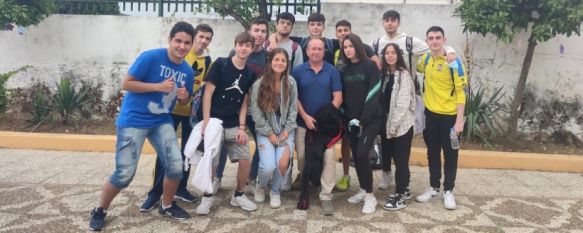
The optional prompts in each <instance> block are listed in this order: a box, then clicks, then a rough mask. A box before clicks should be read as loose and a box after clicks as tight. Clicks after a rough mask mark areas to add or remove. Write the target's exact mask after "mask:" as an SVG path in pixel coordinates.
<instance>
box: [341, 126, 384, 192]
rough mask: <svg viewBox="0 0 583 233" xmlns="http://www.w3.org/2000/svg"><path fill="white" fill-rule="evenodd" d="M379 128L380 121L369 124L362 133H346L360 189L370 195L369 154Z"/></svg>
mask: <svg viewBox="0 0 583 233" xmlns="http://www.w3.org/2000/svg"><path fill="white" fill-rule="evenodd" d="M380 126H381V122H380V119H379V120H377V121H372V122H370V123H369V124H368V125H367V126H366V127H364V128H362V132H359V130H356V129H358V128H355V127H353V130H350V131H348V132H347V136H348V142H349V143H350V149H351V150H352V158H353V159H354V164H355V168H356V175H357V176H358V182H359V183H360V188H361V189H364V190H365V191H366V192H367V193H372V169H371V167H370V160H369V157H368V155H369V152H370V149H371V148H372V146H373V143H374V142H375V140H376V137H377V135H378V132H379V127H380Z"/></svg>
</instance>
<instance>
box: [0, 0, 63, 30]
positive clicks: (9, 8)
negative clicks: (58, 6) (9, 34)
mask: <svg viewBox="0 0 583 233" xmlns="http://www.w3.org/2000/svg"><path fill="white" fill-rule="evenodd" d="M54 9H55V4H54V1H53V0H34V1H33V0H0V26H2V27H4V26H5V25H8V24H12V23H14V24H16V25H20V26H24V27H27V26H30V25H37V24H38V23H40V22H41V21H42V20H43V19H44V18H46V17H47V16H49V15H50V14H51V13H53V11H54Z"/></svg>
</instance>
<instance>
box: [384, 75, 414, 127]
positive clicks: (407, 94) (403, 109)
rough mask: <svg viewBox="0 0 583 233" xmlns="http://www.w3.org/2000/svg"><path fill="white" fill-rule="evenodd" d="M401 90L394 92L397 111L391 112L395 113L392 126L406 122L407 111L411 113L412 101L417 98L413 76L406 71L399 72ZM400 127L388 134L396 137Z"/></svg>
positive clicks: (392, 110)
mask: <svg viewBox="0 0 583 233" xmlns="http://www.w3.org/2000/svg"><path fill="white" fill-rule="evenodd" d="M398 79H399V82H400V83H399V84H400V85H399V89H398V90H394V89H393V91H396V93H395V95H394V96H395V98H396V100H395V109H391V110H390V111H391V112H393V114H392V117H391V119H390V120H391V126H397V125H399V124H401V122H403V121H404V119H403V118H405V115H406V113H407V111H409V108H410V107H411V106H409V105H410V104H411V99H412V98H415V96H414V93H415V92H414V91H413V90H412V89H414V88H415V87H414V85H413V79H412V78H411V74H409V72H407V71H406V70H402V71H399V77H398ZM397 128H398V127H391V129H390V130H391V132H388V133H389V134H391V135H395V134H396V131H397Z"/></svg>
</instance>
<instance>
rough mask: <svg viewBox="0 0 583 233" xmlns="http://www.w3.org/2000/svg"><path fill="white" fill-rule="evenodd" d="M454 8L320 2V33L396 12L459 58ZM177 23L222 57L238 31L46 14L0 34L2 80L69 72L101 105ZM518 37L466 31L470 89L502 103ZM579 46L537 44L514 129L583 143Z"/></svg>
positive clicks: (522, 42)
mask: <svg viewBox="0 0 583 233" xmlns="http://www.w3.org/2000/svg"><path fill="white" fill-rule="evenodd" d="M454 8H455V5H400V4H399V5H390V4H358V3H324V4H323V7H322V13H324V14H325V15H326V17H327V23H326V26H327V30H326V33H325V35H327V36H328V37H332V38H333V37H334V24H335V22H336V21H338V20H340V19H348V20H350V21H351V22H352V24H353V32H354V33H356V34H359V35H360V36H361V37H362V38H363V40H364V41H365V42H367V43H370V42H371V41H372V40H374V39H375V38H377V37H378V36H380V35H382V34H384V31H383V29H382V27H381V25H382V24H381V16H382V13H383V12H384V11H386V10H389V9H395V10H397V11H399V12H400V13H401V31H402V32H407V33H408V34H410V35H413V36H416V37H419V38H424V35H425V30H426V29H427V28H428V27H429V26H432V25H440V26H442V27H443V28H444V29H445V31H446V37H447V39H448V44H449V45H450V46H452V47H454V48H455V49H456V51H458V53H459V54H460V55H462V53H463V45H464V43H465V41H466V35H465V34H464V33H463V32H462V26H461V22H460V20H459V19H458V18H455V17H453V16H452V12H453V9H454ZM180 20H185V21H188V22H190V23H192V24H198V23H201V22H204V23H209V24H210V25H212V26H213V28H214V30H215V36H214V38H213V41H212V43H211V55H212V56H213V57H217V56H224V55H225V54H227V53H228V51H229V50H230V49H231V48H232V44H233V38H234V36H235V34H236V33H237V32H240V31H241V30H242V28H241V26H240V25H239V24H238V23H237V22H235V21H232V20H212V19H210V20H209V19H204V20H200V19H194V18H157V17H125V16H73V15H53V16H51V17H49V18H48V19H46V20H45V21H43V22H42V23H41V24H40V25H39V26H38V27H30V28H29V29H28V31H27V32H25V33H24V34H23V35H19V34H18V33H17V32H16V31H0V55H1V56H0V73H3V72H6V71H9V70H13V69H16V68H18V67H21V66H24V65H30V66H32V68H29V69H28V70H26V71H23V72H20V73H18V74H17V75H15V76H14V77H12V78H11V79H9V81H8V83H7V85H8V87H9V88H19V87H21V88H26V87H30V86H32V85H33V84H34V83H36V82H45V83H46V84H48V85H49V86H50V85H53V86H54V82H55V80H58V79H59V78H60V77H61V76H63V75H64V74H72V75H73V76H75V77H77V78H80V79H83V80H87V81H91V82H94V83H101V84H102V85H103V90H104V93H103V96H102V99H104V100H106V99H108V98H109V96H110V95H112V94H113V93H117V92H118V91H119V83H120V80H121V78H122V77H123V75H124V74H125V72H126V71H127V68H128V66H129V65H130V64H131V63H132V62H133V60H134V59H135V57H136V56H137V55H138V54H139V53H140V52H142V51H144V50H147V49H150V48H154V47H161V46H166V45H167V37H168V33H169V30H170V28H171V26H172V25H173V24H174V23H175V22H177V21H180ZM293 34H295V35H306V34H307V26H306V24H305V22H297V23H296V25H295V28H294V33H293ZM525 37H526V36H525V35H521V36H519V37H518V38H516V40H515V41H514V42H513V43H512V44H505V43H503V42H500V41H497V40H496V39H495V38H494V37H491V36H487V37H482V36H480V35H474V34H468V35H467V38H468V41H469V43H470V46H471V53H472V59H473V64H474V65H473V66H472V68H473V69H472V70H473V72H474V75H473V81H472V84H473V86H474V87H476V86H478V85H483V86H484V88H487V89H489V90H492V89H494V88H497V87H500V86H504V88H505V91H506V97H505V99H504V100H505V101H506V102H509V101H510V98H511V95H512V94H513V91H514V88H515V86H516V82H517V80H518V75H519V73H520V69H521V64H522V60H523V58H524V54H525V51H526V38H525ZM581 42H583V38H582V37H577V36H574V37H571V38H565V37H563V36H559V37H557V38H553V39H551V40H550V41H548V42H545V43H540V44H539V45H538V46H537V48H536V50H535V55H534V59H533V62H532V67H531V69H530V75H529V79H528V83H527V98H525V101H526V102H525V103H526V105H524V107H523V116H522V120H521V123H520V125H521V130H523V131H525V132H530V131H546V132H552V131H554V130H559V129H566V130H569V131H571V132H573V133H574V134H575V135H577V136H578V137H579V138H583V117H582V115H583V114H582V113H583V110H582V109H581V103H582V98H581V94H580V92H581V90H583V76H582V74H583V66H582V65H581V64H583V63H582V61H583V43H581ZM561 46H562V48H563V49H562V50H561ZM561 51H563V53H561Z"/></svg>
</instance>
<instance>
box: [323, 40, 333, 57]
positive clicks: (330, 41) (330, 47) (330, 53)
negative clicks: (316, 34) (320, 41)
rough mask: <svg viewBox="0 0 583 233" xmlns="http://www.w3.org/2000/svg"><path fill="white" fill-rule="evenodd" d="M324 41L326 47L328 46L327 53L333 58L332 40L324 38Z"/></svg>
mask: <svg viewBox="0 0 583 233" xmlns="http://www.w3.org/2000/svg"><path fill="white" fill-rule="evenodd" d="M324 41H325V42H326V48H328V53H329V54H328V55H330V57H332V58H334V52H335V51H334V42H332V40H331V39H328V38H326V39H325V40H324Z"/></svg>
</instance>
